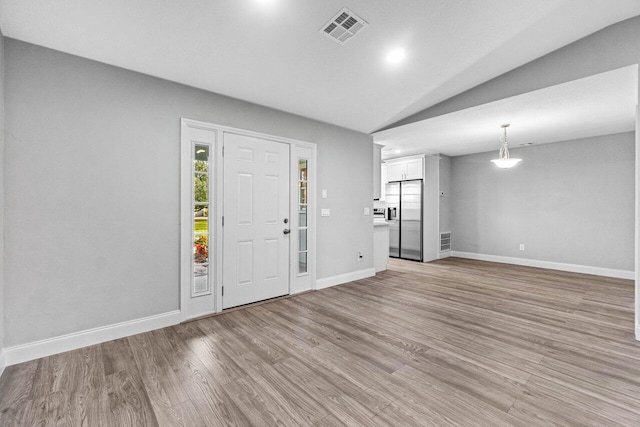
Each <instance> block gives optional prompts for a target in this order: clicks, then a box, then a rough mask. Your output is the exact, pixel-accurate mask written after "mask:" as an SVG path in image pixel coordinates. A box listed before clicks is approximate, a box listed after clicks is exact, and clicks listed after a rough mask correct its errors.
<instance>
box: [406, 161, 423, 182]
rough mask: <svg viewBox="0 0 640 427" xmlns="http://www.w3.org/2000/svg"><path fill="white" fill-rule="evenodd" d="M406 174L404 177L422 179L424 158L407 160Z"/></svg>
mask: <svg viewBox="0 0 640 427" xmlns="http://www.w3.org/2000/svg"><path fill="white" fill-rule="evenodd" d="M405 164H406V172H405V173H406V176H405V178H404V179H422V159H411V160H407V161H406V163H405Z"/></svg>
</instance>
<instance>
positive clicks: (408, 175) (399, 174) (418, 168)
mask: <svg viewBox="0 0 640 427" xmlns="http://www.w3.org/2000/svg"><path fill="white" fill-rule="evenodd" d="M422 161H423V156H416V157H405V158H401V159H393V160H388V161H387V162H385V164H386V165H387V179H386V182H391V181H405V180H407V179H422V177H423V172H422Z"/></svg>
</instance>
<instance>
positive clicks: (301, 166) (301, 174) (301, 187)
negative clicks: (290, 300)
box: [298, 159, 309, 275]
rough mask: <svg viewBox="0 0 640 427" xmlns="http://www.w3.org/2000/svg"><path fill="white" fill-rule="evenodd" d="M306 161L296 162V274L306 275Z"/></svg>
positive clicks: (307, 229)
mask: <svg viewBox="0 0 640 427" xmlns="http://www.w3.org/2000/svg"><path fill="white" fill-rule="evenodd" d="M307 188H308V161H307V160H306V159H301V160H299V161H298V220H299V221H298V274H299V275H301V274H307V272H308V267H309V266H308V264H307V254H308V252H309V249H308V245H307V237H308V232H309V227H308V222H307V207H308V204H309V201H308V199H307Z"/></svg>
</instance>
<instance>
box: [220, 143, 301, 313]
mask: <svg viewBox="0 0 640 427" xmlns="http://www.w3.org/2000/svg"><path fill="white" fill-rule="evenodd" d="M223 206H224V214H223V215H224V227H223V230H224V236H223V239H224V241H223V268H222V270H223V271H222V275H223V280H222V281H223V296H222V307H223V308H230V307H235V306H238V305H242V304H248V303H251V302H255V301H261V300H264V299H268V298H273V297H277V296H281V295H286V294H288V293H289V235H288V234H287V233H288V230H289V228H290V227H289V226H290V222H289V220H290V218H289V145H288V144H284V143H280V142H274V141H270V140H266V139H262V138H256V137H250V136H244V135H238V134H234V133H227V132H225V133H224V205H223Z"/></svg>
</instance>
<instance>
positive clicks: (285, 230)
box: [282, 228, 291, 234]
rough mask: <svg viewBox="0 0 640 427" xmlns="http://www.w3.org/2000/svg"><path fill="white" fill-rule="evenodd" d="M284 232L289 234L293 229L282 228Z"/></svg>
mask: <svg viewBox="0 0 640 427" xmlns="http://www.w3.org/2000/svg"><path fill="white" fill-rule="evenodd" d="M282 232H283V233H284V234H289V233H291V230H289V229H288V228H285V229H284V230H282Z"/></svg>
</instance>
